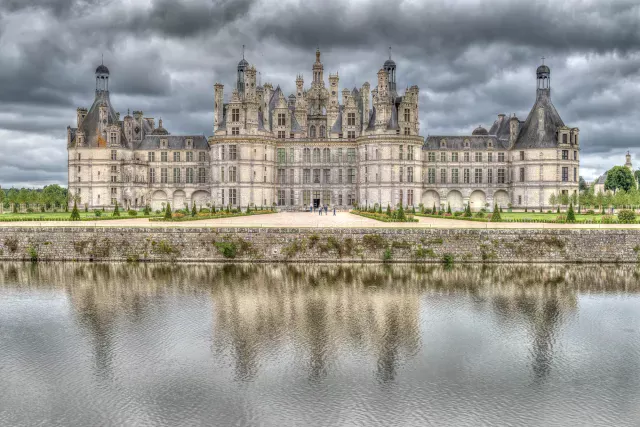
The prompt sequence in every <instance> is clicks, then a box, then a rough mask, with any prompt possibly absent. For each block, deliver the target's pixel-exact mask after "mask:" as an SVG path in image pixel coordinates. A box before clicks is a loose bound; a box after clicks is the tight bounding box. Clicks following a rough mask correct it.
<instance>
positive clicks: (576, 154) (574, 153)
mask: <svg viewBox="0 0 640 427" xmlns="http://www.w3.org/2000/svg"><path fill="white" fill-rule="evenodd" d="M573 160H578V152H577V151H574V152H573Z"/></svg>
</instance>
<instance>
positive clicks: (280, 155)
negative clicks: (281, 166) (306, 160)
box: [276, 148, 287, 163]
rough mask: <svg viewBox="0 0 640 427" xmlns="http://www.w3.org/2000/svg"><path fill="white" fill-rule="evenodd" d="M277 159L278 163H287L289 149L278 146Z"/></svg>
mask: <svg viewBox="0 0 640 427" xmlns="http://www.w3.org/2000/svg"><path fill="white" fill-rule="evenodd" d="M276 159H277V162H278V163H285V162H286V161H287V151H286V149H284V148H278V150H277V151H276Z"/></svg>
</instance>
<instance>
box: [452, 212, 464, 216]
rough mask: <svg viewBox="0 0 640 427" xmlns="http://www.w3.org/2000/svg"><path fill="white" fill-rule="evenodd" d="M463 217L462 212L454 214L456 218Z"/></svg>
mask: <svg viewBox="0 0 640 427" xmlns="http://www.w3.org/2000/svg"><path fill="white" fill-rule="evenodd" d="M461 215H462V212H454V213H453V216H454V217H458V216H461Z"/></svg>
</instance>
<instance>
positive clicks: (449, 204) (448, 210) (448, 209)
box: [447, 203, 451, 215]
mask: <svg viewBox="0 0 640 427" xmlns="http://www.w3.org/2000/svg"><path fill="white" fill-rule="evenodd" d="M447 213H448V214H449V215H451V203H447Z"/></svg>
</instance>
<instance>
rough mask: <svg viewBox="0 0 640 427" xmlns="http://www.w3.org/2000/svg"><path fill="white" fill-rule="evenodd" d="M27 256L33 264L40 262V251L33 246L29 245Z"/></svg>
mask: <svg viewBox="0 0 640 427" xmlns="http://www.w3.org/2000/svg"><path fill="white" fill-rule="evenodd" d="M27 255H29V259H30V260H31V262H38V250H37V249H36V248H34V247H33V246H31V245H29V247H28V248H27Z"/></svg>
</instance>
